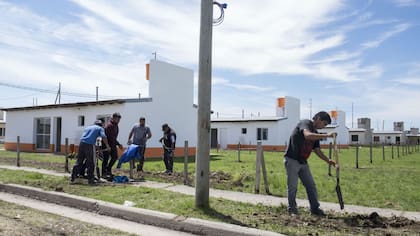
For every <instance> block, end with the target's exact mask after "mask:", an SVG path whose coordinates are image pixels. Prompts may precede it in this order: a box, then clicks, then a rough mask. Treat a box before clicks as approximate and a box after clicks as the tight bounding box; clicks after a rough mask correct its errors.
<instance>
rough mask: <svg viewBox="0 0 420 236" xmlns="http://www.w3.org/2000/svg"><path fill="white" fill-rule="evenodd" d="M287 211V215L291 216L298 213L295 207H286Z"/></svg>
mask: <svg viewBox="0 0 420 236" xmlns="http://www.w3.org/2000/svg"><path fill="white" fill-rule="evenodd" d="M287 213H288V214H289V215H291V216H293V215H298V214H299V212H298V210H297V209H296V208H288V209H287Z"/></svg>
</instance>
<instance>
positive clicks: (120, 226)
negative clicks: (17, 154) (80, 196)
mask: <svg viewBox="0 0 420 236" xmlns="http://www.w3.org/2000/svg"><path fill="white" fill-rule="evenodd" d="M0 200H2V201H5V202H10V203H14V204H17V205H22V206H26V207H29V208H33V209H37V210H40V211H44V212H48V213H52V214H55V215H59V216H63V217H67V218H71V219H75V220H80V221H84V222H88V223H91V224H95V225H100V226H103V227H107V228H111V229H116V230H119V231H123V232H127V233H131V234H136V235H154V236H167V235H174V236H187V235H193V234H189V233H184V232H178V231H174V230H169V229H165V228H159V227H156V226H151V225H145V224H139V223H135V222H132V221H128V220H123V219H119V218H114V217H109V216H104V215H100V214H96V213H93V212H88V211H82V210H79V209H75V208H71V207H66V206H61V205H57V204H53V203H47V202H44V201H39V200H35V199H32V198H27V197H22V196H18V195H14V194H9V193H4V192H0Z"/></svg>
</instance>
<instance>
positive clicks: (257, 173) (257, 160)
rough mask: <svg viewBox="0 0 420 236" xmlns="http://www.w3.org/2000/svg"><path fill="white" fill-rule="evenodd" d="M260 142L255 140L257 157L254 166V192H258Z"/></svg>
mask: <svg viewBox="0 0 420 236" xmlns="http://www.w3.org/2000/svg"><path fill="white" fill-rule="evenodd" d="M261 153H262V147H261V142H260V141H258V142H257V158H256V165H255V166H256V168H255V193H260V177H261Z"/></svg>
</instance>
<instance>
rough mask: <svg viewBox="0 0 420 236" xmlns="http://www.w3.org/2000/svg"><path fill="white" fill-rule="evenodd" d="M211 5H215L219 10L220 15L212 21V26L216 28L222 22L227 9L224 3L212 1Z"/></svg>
mask: <svg viewBox="0 0 420 236" xmlns="http://www.w3.org/2000/svg"><path fill="white" fill-rule="evenodd" d="M213 5H216V6H218V7H219V9H220V15H219V17H217V18H216V19H213V25H214V26H218V25H220V24H222V22H223V20H224V19H225V9H226V8H227V4H226V3H218V2H216V1H213Z"/></svg>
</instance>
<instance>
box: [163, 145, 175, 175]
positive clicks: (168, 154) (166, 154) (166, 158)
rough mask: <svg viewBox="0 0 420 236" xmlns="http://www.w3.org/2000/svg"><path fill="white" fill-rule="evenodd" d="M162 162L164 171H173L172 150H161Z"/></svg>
mask: <svg viewBox="0 0 420 236" xmlns="http://www.w3.org/2000/svg"><path fill="white" fill-rule="evenodd" d="M163 162H164V163H165V167H166V171H170V172H173V168H174V155H173V152H172V151H169V150H166V149H165V150H164V151H163Z"/></svg>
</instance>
